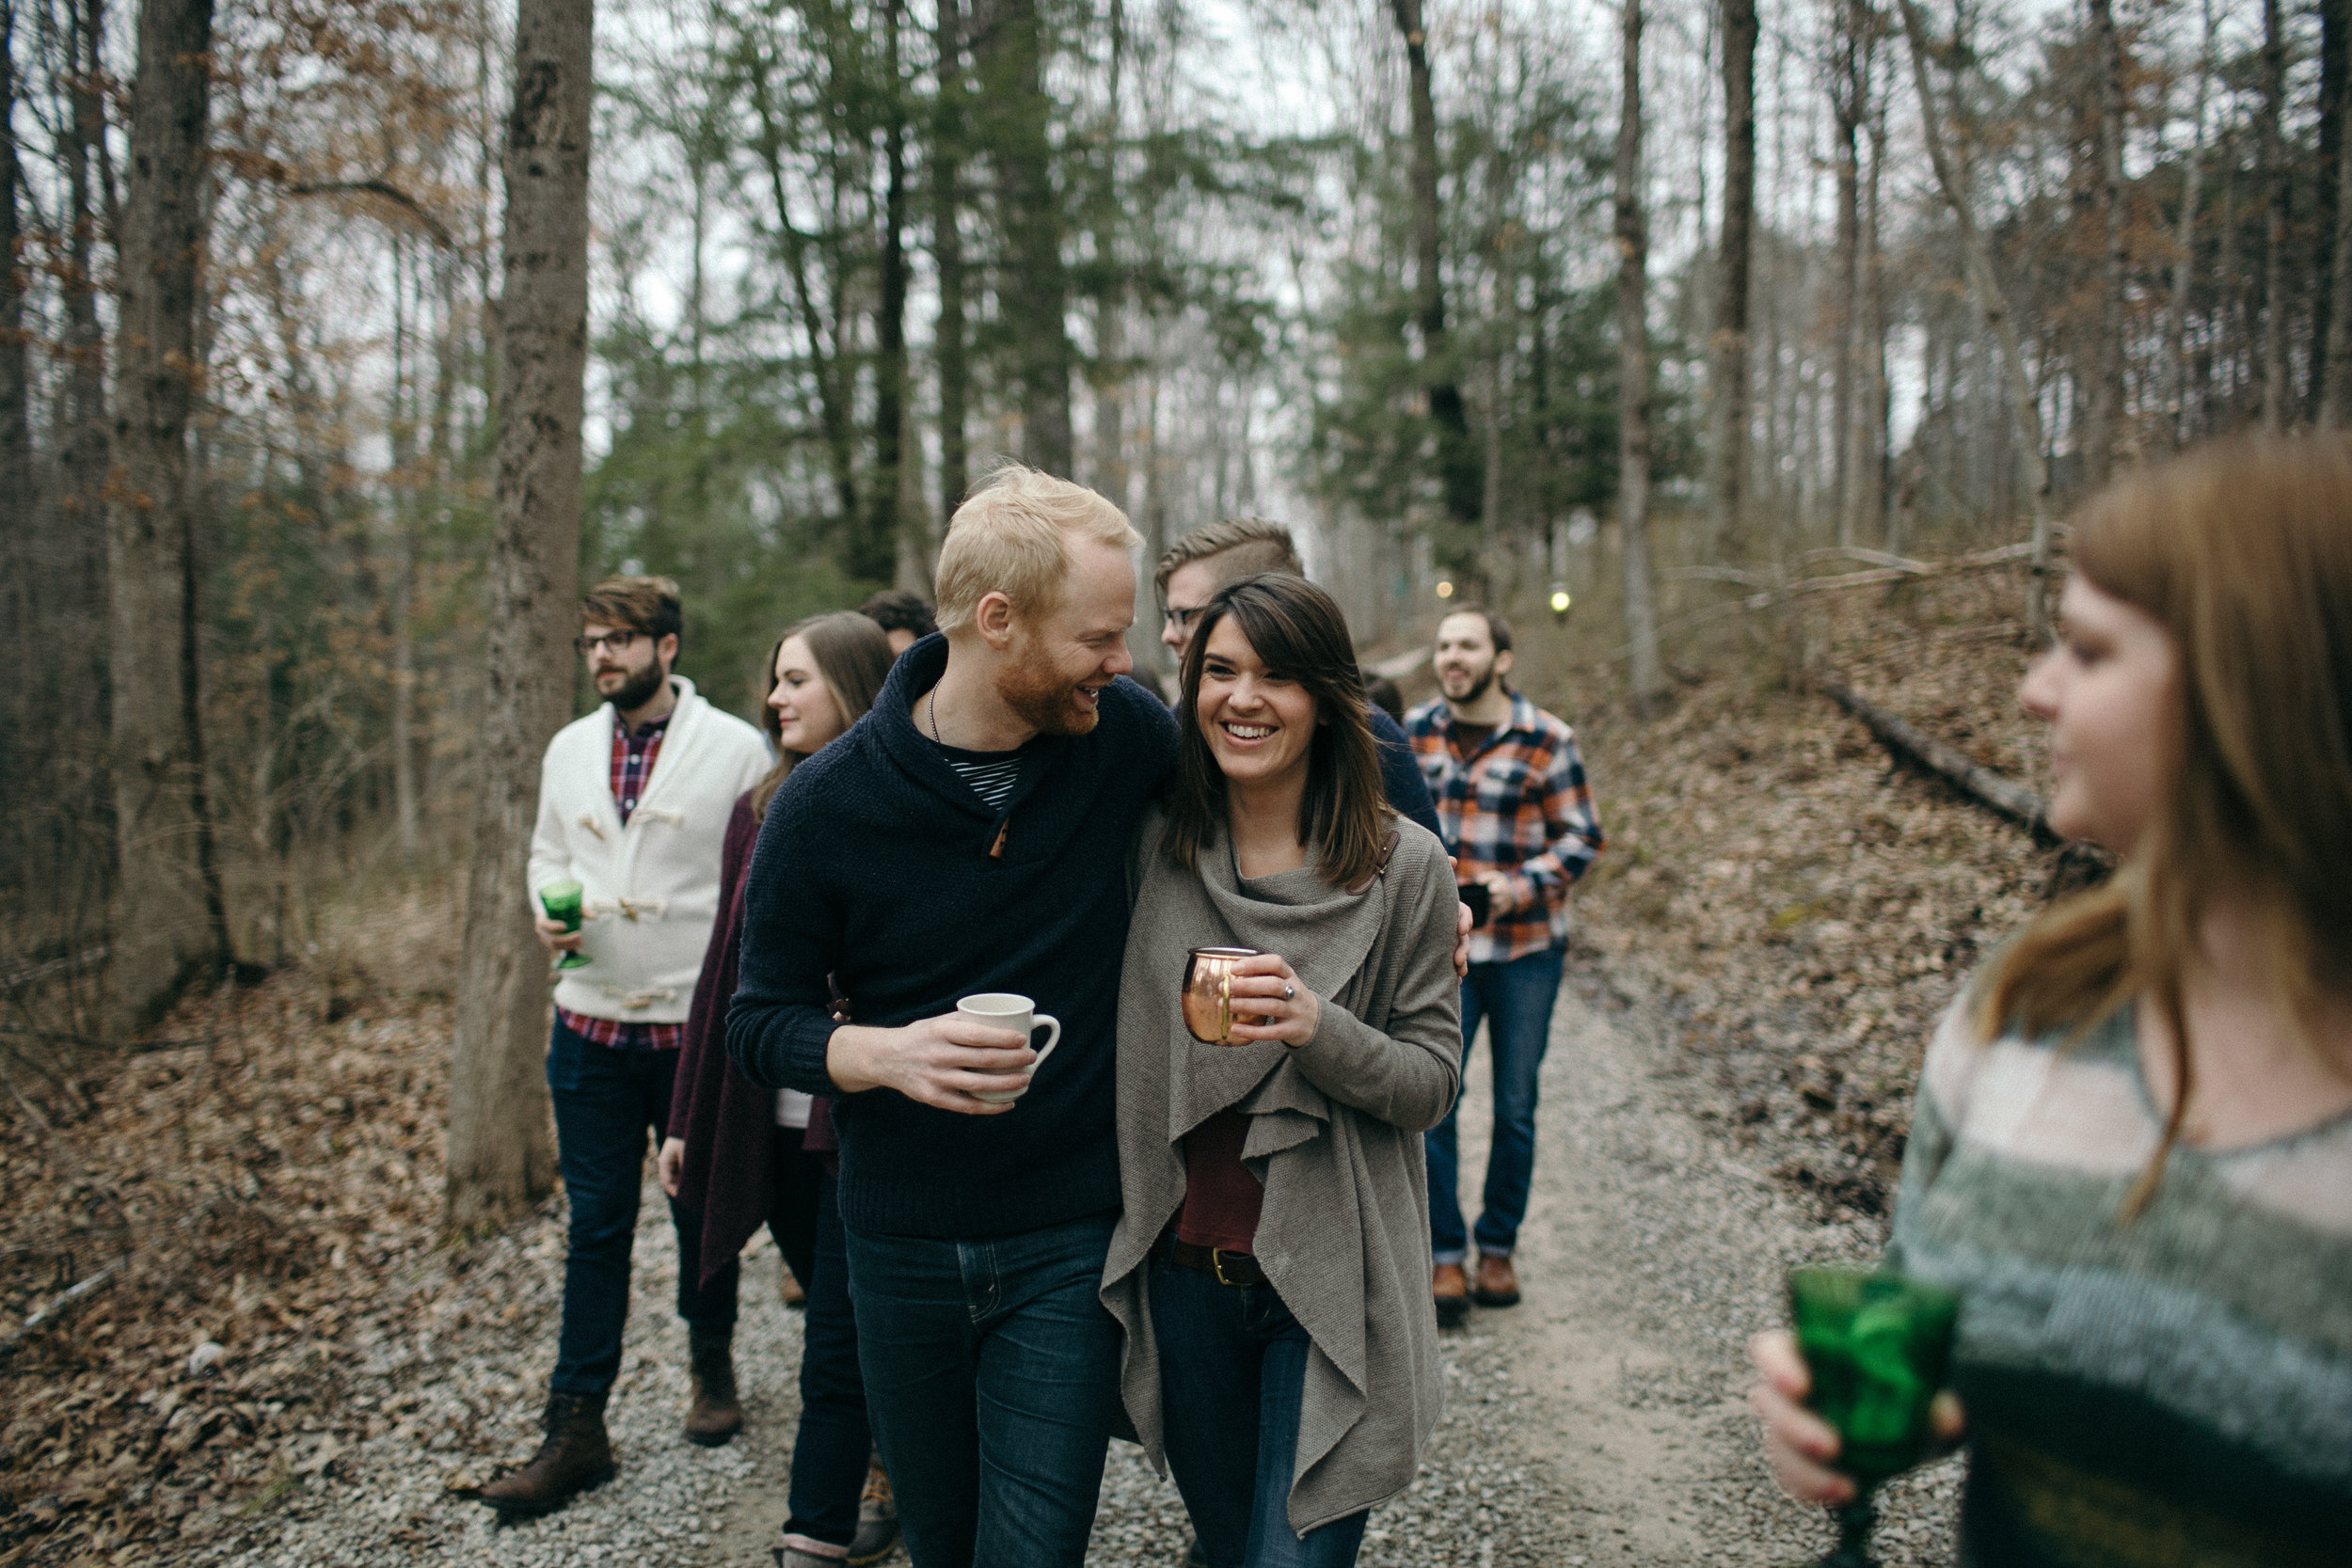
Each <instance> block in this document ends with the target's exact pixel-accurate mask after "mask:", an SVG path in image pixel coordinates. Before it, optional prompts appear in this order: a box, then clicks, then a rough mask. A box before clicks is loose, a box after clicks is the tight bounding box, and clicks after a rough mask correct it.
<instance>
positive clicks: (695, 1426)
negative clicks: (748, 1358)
mask: <svg viewBox="0 0 2352 1568" xmlns="http://www.w3.org/2000/svg"><path fill="white" fill-rule="evenodd" d="M686 1344H687V1354H688V1355H689V1356H690V1357H691V1362H692V1366H693V1371H694V1402H693V1404H692V1405H691V1407H690V1408H689V1409H688V1410H687V1412H686V1440H687V1441H688V1442H690V1443H691V1444H693V1445H694V1446H695V1447H697V1448H704V1449H715V1448H718V1447H720V1446H721V1445H722V1444H723V1443H725V1442H726V1441H727V1439H729V1438H731V1437H733V1436H734V1435H735V1434H736V1433H739V1432H740V1431H742V1430H743V1407H742V1406H741V1405H740V1404H739V1403H737V1402H736V1399H735V1330H734V1329H732V1328H722V1329H702V1328H690V1329H688V1330H687V1331H686Z"/></svg>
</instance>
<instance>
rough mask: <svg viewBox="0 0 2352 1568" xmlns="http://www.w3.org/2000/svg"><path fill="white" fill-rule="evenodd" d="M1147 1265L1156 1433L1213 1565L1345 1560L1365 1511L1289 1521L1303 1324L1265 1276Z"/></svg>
mask: <svg viewBox="0 0 2352 1568" xmlns="http://www.w3.org/2000/svg"><path fill="white" fill-rule="evenodd" d="M1151 1268H1152V1275H1151V1278H1152V1338H1154V1339H1155V1340H1157V1341H1158V1344H1159V1351H1160V1409H1161V1418H1160V1430H1161V1435H1162V1436H1163V1437H1164V1438H1165V1439H1166V1441H1167V1444H1168V1470H1169V1472H1170V1473H1171V1474H1172V1475H1174V1476H1175V1478H1176V1490H1177V1491H1178V1492H1180V1493H1182V1494H1183V1495H1184V1510H1185V1512H1186V1513H1190V1514H1191V1515H1192V1528H1194V1529H1195V1530H1197V1531H1199V1532H1200V1550H1201V1552H1202V1554H1203V1555H1204V1556H1206V1557H1207V1558H1208V1560H1209V1562H1210V1564H1211V1568H1348V1565H1349V1564H1351V1563H1353V1562H1354V1561H1355V1560H1356V1550H1357V1548H1358V1547H1359V1545H1361V1544H1363V1539H1364V1520H1365V1518H1366V1517H1367V1513H1368V1512H1369V1511H1367V1513H1351V1514H1349V1515H1348V1516H1347V1517H1345V1518H1344V1519H1334V1520H1332V1521H1331V1522H1330V1523H1328V1524H1326V1525H1319V1526H1317V1527H1316V1528H1313V1529H1311V1530H1309V1531H1308V1532H1307V1533H1306V1534H1305V1535H1303V1536H1302V1535H1298V1534H1296V1533H1295V1532H1294V1531H1293V1530H1292V1529H1291V1523H1290V1498H1291V1476H1292V1472H1293V1471H1294V1470H1295V1468H1296V1467H1297V1461H1298V1409H1299V1401H1300V1397H1301V1395H1302V1394H1303V1393H1304V1392H1305V1389H1306V1383H1307V1352H1308V1349H1309V1344H1308V1339H1307V1331H1306V1330H1305V1329H1303V1328H1301V1327H1299V1326H1298V1320H1297V1319H1295V1318H1294V1317H1292V1316H1291V1313H1290V1308H1289V1307H1285V1306H1283V1305H1282V1298H1281V1297H1280V1296H1279V1295H1278V1294H1276V1293H1275V1291H1274V1287H1273V1286H1271V1285H1220V1284H1218V1283H1217V1282H1216V1276H1214V1275H1208V1274H1203V1273H1202V1272H1201V1271H1200V1270H1199V1269H1187V1268H1184V1267H1183V1266H1181V1265H1179V1264H1175V1263H1171V1262H1169V1261H1168V1260H1167V1259H1164V1258H1154V1259H1152V1264H1151Z"/></svg>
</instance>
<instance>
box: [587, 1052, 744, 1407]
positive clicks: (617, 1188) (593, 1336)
mask: <svg viewBox="0 0 2352 1568" xmlns="http://www.w3.org/2000/svg"><path fill="white" fill-rule="evenodd" d="M676 1070H677V1053H676V1052H675V1051H631V1050H627V1049H622V1048H616V1047H613V1046H609V1045H598V1044H596V1041H594V1040H589V1039H582V1038H581V1037H580V1036H578V1035H576V1034H574V1033H573V1032H572V1031H571V1030H569V1029H566V1028H565V1027H564V1023H563V1021H562V1020H561V1019H558V1020H557V1021H556V1023H555V1030H554V1033H553V1035H552V1036H550V1037H549V1038H548V1091H549V1092H550V1093H551V1094H552V1095H553V1096H554V1098H555V1147H556V1154H557V1158H558V1162H559V1164H560V1165H561V1167H562V1169H563V1172H564V1196H565V1197H566V1198H567V1199H568V1200H569V1202H570V1204H571V1234H570V1237H569V1244H568V1248H567V1250H566V1252H565V1253H564V1330H563V1334H562V1337H561V1338H559V1339H558V1340H557V1341H556V1351H555V1375H554V1376H552V1377H550V1378H549V1379H548V1388H549V1389H550V1390H551V1391H553V1392H555V1393H559V1394H601V1393H603V1392H604V1391H605V1390H606V1389H608V1388H611V1387H612V1380H613V1379H614V1378H615V1377H616V1376H618V1375H619V1373H620V1370H621V1331H622V1330H623V1329H624V1328H625V1327H626V1326H627V1325H628V1259H629V1244H630V1243H632V1242H633V1241H635V1240H636V1236H637V1194H638V1190H639V1188H640V1187H642V1186H643V1185H644V1179H645V1149H646V1147H647V1144H646V1140H647V1138H648V1136H650V1137H653V1138H659V1137H660V1136H661V1135H662V1132H663V1130H664V1129H666V1128H667V1127H668V1126H669V1125H670V1088H671V1081H672V1078H673V1077H674V1075H675V1072H676ZM670 1217H671V1220H672V1222H673V1223H674V1224H675V1225H676V1227H677V1230H678V1259H679V1267H678V1272H677V1315H678V1316H679V1317H681V1318H683V1319H685V1320H686V1322H687V1323H689V1324H690V1325H691V1326H693V1327H695V1328H711V1329H731V1328H733V1327H734V1326H735V1285H736V1277H737V1273H738V1271H737V1270H736V1269H734V1268H732V1267H730V1268H725V1269H722V1270H720V1271H719V1272H718V1273H717V1274H715V1275H711V1277H710V1283H709V1284H707V1285H697V1284H696V1283H695V1280H694V1275H695V1274H696V1273H697V1272H698V1271H697V1270H696V1269H695V1267H694V1264H693V1259H694V1258H695V1257H696V1256H697V1254H698V1252H699V1250H700V1246H701V1242H702V1224H701V1220H700V1218H699V1216H696V1215H694V1214H693V1212H691V1210H690V1211H680V1210H679V1208H678V1206H677V1205H676V1204H675V1203H673V1204H672V1205H671V1206H670Z"/></svg>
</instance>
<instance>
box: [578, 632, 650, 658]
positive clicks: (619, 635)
mask: <svg viewBox="0 0 2352 1568" xmlns="http://www.w3.org/2000/svg"><path fill="white" fill-rule="evenodd" d="M646 635H648V634H647V633H645V632H642V631H608V632H606V633H605V634H604V635H603V636H601V637H575V638H573V639H572V651H573V652H574V653H576V654H578V655H580V657H582V658H586V657H588V656H589V655H590V654H593V653H595V652H596V650H597V649H598V648H600V647H603V648H610V649H612V651H613V652H614V653H616V654H625V653H627V652H628V651H629V649H630V648H631V647H633V646H634V645H635V644H636V641H637V640H638V639H639V638H641V637H644V636H646Z"/></svg>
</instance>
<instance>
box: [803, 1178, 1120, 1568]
mask: <svg viewBox="0 0 2352 1568" xmlns="http://www.w3.org/2000/svg"><path fill="white" fill-rule="evenodd" d="M1117 1223H1118V1216H1117V1215H1115V1214H1100V1215H1095V1216H1092V1217H1090V1218H1087V1219H1079V1220H1070V1221H1066V1222H1064V1223H1062V1224H1060V1225H1052V1226H1046V1227H1041V1228H1040V1229H1037V1230H1027V1231H1023V1232H1021V1233H1020V1234H1018V1235H1012V1236H996V1237H991V1238H988V1239H986V1240H981V1241H968V1242H958V1241H935V1240H930V1239H928V1238H924V1237H916V1236H882V1235H874V1234H870V1233H868V1232H866V1231H862V1230H858V1229H856V1228H854V1227H850V1228H849V1229H848V1232H847V1234H848V1237H849V1252H850V1299H851V1300H852V1301H853V1302H854V1303H855V1305H856V1309H857V1338H858V1363H859V1365H860V1367H861V1368H862V1369H863V1370H864V1371H865V1374H866V1409H867V1411H868V1413H869V1414H870V1415H871V1416H872V1418H873V1422H874V1435H875V1436H876V1437H877V1438H878V1439H879V1440H880V1443H881V1447H882V1464H883V1465H884V1466H885V1467H886V1468H887V1469H888V1470H889V1471H890V1482H891V1488H892V1490H893V1492H895V1493H896V1494H897V1497H898V1525H899V1528H901V1529H902V1530H904V1531H905V1533H906V1543H907V1555H908V1556H910V1557H911V1558H913V1559H914V1565H915V1568H1055V1565H1057V1564H1060V1565H1065V1568H1080V1565H1081V1564H1083V1563H1084V1561H1085V1560H1086V1548H1087V1537H1088V1535H1089V1533H1090V1532H1091V1531H1092V1530H1093V1528H1094V1505H1095V1500H1096V1497H1097V1496H1098V1494H1099V1493H1100V1492H1101V1490H1102V1485H1103V1460H1104V1454H1105V1453H1106V1452H1107V1451H1108V1449H1109V1447H1110V1433H1111V1427H1112V1425H1113V1424H1114V1422H1115V1420H1116V1418H1117V1415H1118V1410H1119V1348H1120V1338H1119V1323H1118V1322H1117V1321H1116V1320H1115V1319H1113V1318H1112V1317H1111V1315H1110V1313H1109V1312H1107V1311H1105V1310H1104V1307H1103V1304H1102V1301H1101V1299H1100V1297H1099V1296H1098V1294H1097V1292H1098V1291H1100V1290H1101V1288H1102V1284H1103V1264H1104V1259H1105V1257H1106V1255H1107V1254H1108V1252H1109V1250H1110V1241H1111V1229H1112V1227H1114V1226H1115V1225H1116V1224H1117Z"/></svg>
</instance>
